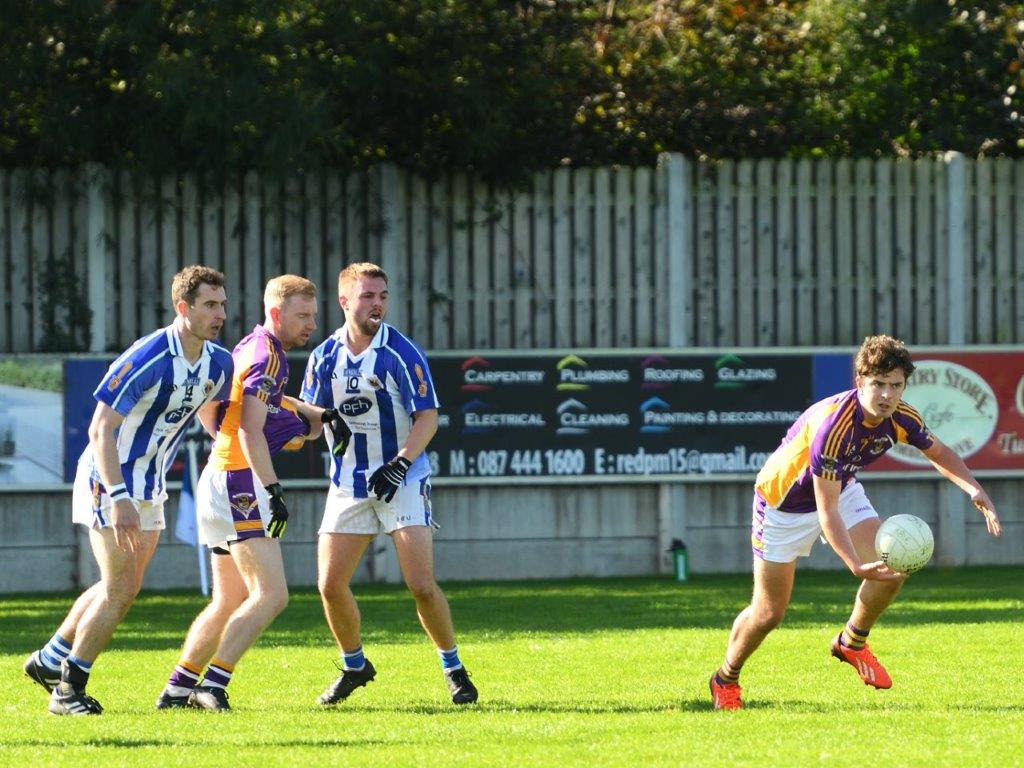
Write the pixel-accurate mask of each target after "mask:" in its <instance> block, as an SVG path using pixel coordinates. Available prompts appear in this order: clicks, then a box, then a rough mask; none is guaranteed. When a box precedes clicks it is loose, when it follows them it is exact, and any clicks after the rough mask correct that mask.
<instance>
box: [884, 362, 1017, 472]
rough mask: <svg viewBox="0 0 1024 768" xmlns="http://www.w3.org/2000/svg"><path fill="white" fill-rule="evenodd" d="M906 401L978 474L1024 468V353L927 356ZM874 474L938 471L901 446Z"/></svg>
mask: <svg viewBox="0 0 1024 768" xmlns="http://www.w3.org/2000/svg"><path fill="white" fill-rule="evenodd" d="M914 362H915V365H916V367H917V368H916V370H915V371H914V373H913V375H912V376H911V377H910V381H909V382H908V383H907V392H906V395H905V396H904V398H903V399H904V400H906V401H907V402H908V403H910V404H911V405H912V406H914V408H916V409H917V411H918V412H919V413H920V414H921V416H922V418H924V422H925V424H927V425H928V427H929V429H931V430H932V431H933V432H934V433H935V434H936V435H937V436H938V437H939V439H940V440H942V442H944V443H946V444H947V445H948V446H949V447H950V448H952V449H953V450H954V451H956V452H957V453H958V454H960V456H962V457H963V459H964V461H965V462H967V466H969V467H970V468H971V469H972V470H978V471H981V470H1017V471H1022V470H1024V352H945V351H943V352H932V351H928V352H922V353H919V354H918V355H916V356H915V361H914ZM871 469H872V471H874V470H881V471H885V470H889V471H901V472H906V471H908V470H910V471H912V470H917V469H921V470H926V471H929V472H931V471H933V470H932V467H931V464H930V463H929V462H928V459H927V458H925V457H924V456H923V455H922V454H921V452H920V451H918V450H916V449H914V448H911V447H910V446H906V445H897V446H896V447H895V448H893V449H892V450H891V451H889V452H888V453H887V454H886V455H885V456H883V457H882V458H881V459H879V460H878V461H877V462H876V463H875V464H872V465H871Z"/></svg>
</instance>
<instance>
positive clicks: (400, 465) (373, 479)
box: [366, 456, 412, 501]
mask: <svg viewBox="0 0 1024 768" xmlns="http://www.w3.org/2000/svg"><path fill="white" fill-rule="evenodd" d="M411 466H412V462H411V461H409V460H408V459H407V458H405V457H404V456H395V458H393V459H392V460H391V461H389V462H387V463H385V464H381V465H380V466H379V467H377V469H376V470H374V472H373V474H372V475H370V480H369V481H368V482H367V484H366V485H367V487H368V488H369V489H370V492H371V493H373V494H376V496H377V498H378V499H384V501H391V500H392V499H393V498H394V497H395V491H397V490H398V489H399V488H401V487H402V483H404V482H405V473H406V472H408V471H409V467H411Z"/></svg>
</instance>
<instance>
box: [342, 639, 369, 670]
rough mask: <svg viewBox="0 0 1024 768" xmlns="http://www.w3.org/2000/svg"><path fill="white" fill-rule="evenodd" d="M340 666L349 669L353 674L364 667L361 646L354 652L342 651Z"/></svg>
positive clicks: (364, 659)
mask: <svg viewBox="0 0 1024 768" xmlns="http://www.w3.org/2000/svg"><path fill="white" fill-rule="evenodd" d="M341 665H342V667H344V668H345V669H351V670H352V671H353V672H354V671H357V670H360V669H362V668H363V667H365V666H366V657H365V656H363V646H361V645H360V646H359V647H358V648H356V649H355V650H354V651H342V652H341Z"/></svg>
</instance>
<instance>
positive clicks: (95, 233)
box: [85, 163, 113, 352]
mask: <svg viewBox="0 0 1024 768" xmlns="http://www.w3.org/2000/svg"><path fill="white" fill-rule="evenodd" d="M107 181H108V178H107V172H106V169H104V168H103V166H101V165H97V164H96V163H89V164H88V165H86V166H85V187H86V192H85V194H86V238H85V263H86V275H87V276H88V281H89V306H90V307H91V308H92V320H91V322H90V333H91V337H92V339H91V342H90V345H89V351H90V352H105V351H106V349H107V337H108V333H109V329H108V328H107V306H108V303H109V302H110V301H112V300H113V294H112V291H111V290H110V280H109V279H108V274H107V254H108V251H109V248H108V244H107V232H106V223H107V200H106V193H107V188H108V184H107Z"/></svg>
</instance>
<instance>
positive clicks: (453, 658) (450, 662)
mask: <svg viewBox="0 0 1024 768" xmlns="http://www.w3.org/2000/svg"><path fill="white" fill-rule="evenodd" d="M437 653H438V655H439V656H440V657H441V669H443V670H444V671H445V672H451V671H452V670H453V669H462V662H461V661H459V647H458V646H457V645H453V646H452V649H451V650H450V651H442V650H441V649H440V648H438V649H437Z"/></svg>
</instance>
